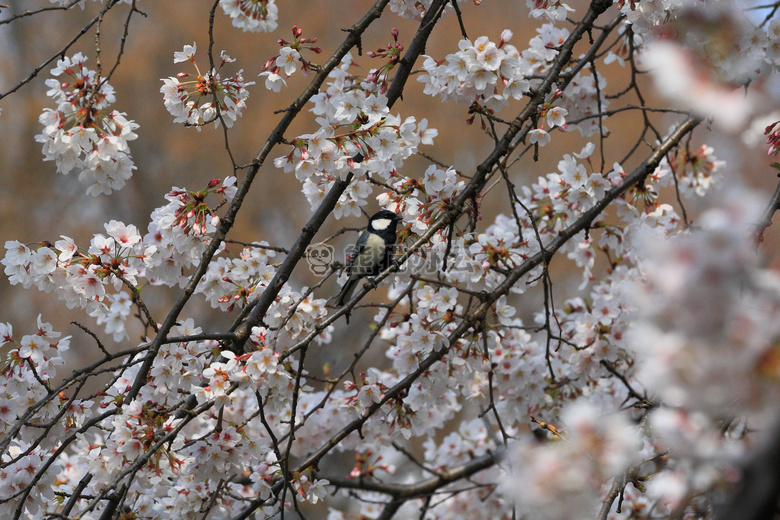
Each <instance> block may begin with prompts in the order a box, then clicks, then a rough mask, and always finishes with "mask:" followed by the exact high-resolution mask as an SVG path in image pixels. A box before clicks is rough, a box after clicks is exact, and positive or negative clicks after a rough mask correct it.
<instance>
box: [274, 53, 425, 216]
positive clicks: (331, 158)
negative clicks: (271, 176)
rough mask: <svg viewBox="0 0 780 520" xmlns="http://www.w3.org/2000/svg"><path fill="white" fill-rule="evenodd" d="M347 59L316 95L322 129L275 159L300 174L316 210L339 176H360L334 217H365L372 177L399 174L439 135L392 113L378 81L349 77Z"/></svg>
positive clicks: (296, 141)
mask: <svg viewBox="0 0 780 520" xmlns="http://www.w3.org/2000/svg"><path fill="white" fill-rule="evenodd" d="M351 65H352V57H351V56H350V55H347V56H345V57H344V59H343V60H342V62H341V64H340V66H339V67H337V68H335V69H334V70H333V71H332V72H331V74H330V76H329V77H330V81H329V82H328V86H327V88H326V89H325V90H324V91H322V92H320V93H319V94H316V95H314V96H313V97H312V99H311V101H312V102H313V103H314V106H313V108H312V112H313V113H314V114H315V115H317V116H318V122H319V125H320V128H319V129H317V130H316V131H315V132H313V133H311V134H304V135H301V136H298V137H297V138H295V139H294V140H293V149H292V150H291V151H290V152H289V153H288V154H287V155H284V156H282V157H278V158H277V159H275V160H274V165H275V166H276V167H278V168H283V169H284V171H285V172H295V176H296V178H297V179H298V180H299V181H301V182H302V183H303V188H302V189H303V193H304V195H305V196H306V198H307V199H308V201H309V204H311V206H312V208H314V207H317V206H318V205H319V203H320V202H321V201H322V199H323V197H324V196H325V194H326V193H327V190H328V189H329V188H330V186H331V185H332V184H333V182H334V181H335V180H336V179H337V178H344V177H346V176H347V174H348V173H350V172H351V173H353V174H355V175H356V176H357V180H356V181H353V182H352V183H351V184H350V186H349V188H348V189H347V190H346V191H345V192H344V193H343V194H342V195H341V197H340V199H339V202H338V204H337V205H336V208H335V211H334V216H335V217H336V218H342V217H344V216H348V215H356V216H359V215H360V207H361V206H364V205H366V204H367V198H368V196H369V195H370V194H371V193H372V192H373V188H372V186H371V183H370V181H369V178H374V177H378V178H379V179H382V180H387V179H390V178H391V177H393V176H396V175H398V174H397V172H396V170H397V169H400V168H401V167H402V166H403V163H404V160H405V159H407V158H408V157H410V156H411V155H413V154H414V153H416V152H417V148H418V146H419V145H421V144H432V143H433V138H434V137H435V136H436V135H437V134H438V131H437V130H435V129H429V128H428V121H427V120H425V119H423V120H421V121H420V122H419V123H418V122H417V121H416V119H415V118H414V117H407V118H406V119H402V118H401V116H399V115H395V116H394V115H392V114H390V109H389V107H388V99H387V97H386V96H385V95H384V94H381V93H379V92H377V89H378V85H377V83H375V82H370V81H363V82H362V83H361V81H360V78H357V77H355V76H353V75H351V74H350V73H349V68H350V66H351Z"/></svg>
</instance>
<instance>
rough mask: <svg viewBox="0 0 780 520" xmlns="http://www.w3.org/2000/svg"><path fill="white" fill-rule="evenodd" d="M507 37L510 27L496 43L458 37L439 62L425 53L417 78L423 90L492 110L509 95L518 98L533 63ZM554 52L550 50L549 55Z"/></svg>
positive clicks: (526, 81) (526, 82)
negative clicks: (454, 48)
mask: <svg viewBox="0 0 780 520" xmlns="http://www.w3.org/2000/svg"><path fill="white" fill-rule="evenodd" d="M511 38H512V31H509V30H504V31H503V32H502V33H501V39H500V40H499V42H498V43H494V42H492V41H490V40H489V39H488V37H487V36H480V37H479V38H477V39H476V40H474V42H471V41H469V40H461V41H460V42H459V43H458V49H459V50H458V52H456V53H452V54H448V55H447V56H446V57H445V58H444V60H442V61H440V62H439V61H437V60H435V59H433V58H431V57H430V56H427V57H426V59H425V62H424V63H423V68H424V69H425V72H426V74H424V75H422V76H420V78H419V81H421V82H423V83H424V84H425V89H424V92H425V93H426V94H429V95H431V96H433V95H437V94H438V95H439V96H441V99H442V100H443V101H448V100H454V101H457V102H458V103H461V104H466V105H471V104H472V103H477V104H479V105H480V106H485V107H487V108H488V109H490V110H492V111H498V110H499V109H500V108H501V107H502V106H503V105H506V103H507V100H508V99H509V98H513V99H521V98H522V97H523V95H524V94H525V93H526V92H527V91H528V89H529V88H530V86H531V83H530V81H529V80H528V79H527V77H528V76H529V75H531V74H533V65H532V63H531V61H530V60H529V59H528V58H527V57H524V56H523V55H522V54H521V53H520V52H519V51H518V50H517V48H515V46H514V45H512V44H510V43H508V42H509V40H510V39H511ZM556 52H557V51H552V57H554V56H555V54H556ZM544 54H545V55H548V56H549V55H550V52H544ZM499 89H500V90H499Z"/></svg>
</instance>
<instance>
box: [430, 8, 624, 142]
mask: <svg viewBox="0 0 780 520" xmlns="http://www.w3.org/2000/svg"><path fill="white" fill-rule="evenodd" d="M537 33H538V34H537V35H536V36H534V37H533V38H531V40H530V41H529V46H528V47H527V48H526V49H524V50H523V51H522V52H521V51H519V50H518V49H517V48H516V47H515V46H514V45H512V44H510V43H508V42H509V41H510V40H511V38H512V36H513V35H512V31H510V30H504V31H503V32H502V33H501V39H500V40H499V41H498V43H494V42H492V41H490V40H489V39H488V37H486V36H480V37H479V38H477V39H476V40H474V41H473V42H471V41H470V40H461V41H460V42H459V43H458V49H459V50H458V52H455V53H452V54H448V55H447V56H446V57H445V58H444V59H443V60H436V59H434V58H431V57H429V56H428V57H426V60H425V62H424V63H423V68H424V69H425V72H426V73H425V74H424V75H422V76H420V77H419V78H418V81H420V82H422V83H423V84H424V85H425V87H424V90H423V91H424V93H425V94H428V95H431V96H435V95H438V96H440V97H441V99H442V100H443V101H455V102H457V103H460V104H465V105H469V106H470V109H469V112H473V113H475V114H480V117H484V116H483V114H484V115H485V116H487V117H491V116H492V114H494V113H495V112H498V111H499V110H500V109H501V108H502V107H504V106H505V105H507V104H508V103H509V101H510V100H512V99H515V100H519V99H522V98H523V96H524V95H526V94H527V93H528V92H529V90H531V89H533V88H535V87H536V86H538V85H539V84H540V83H541V79H540V78H541V77H542V76H543V75H544V74H546V73H547V72H548V71H549V69H550V66H551V65H552V63H553V62H554V60H555V59H556V57H557V56H558V53H559V50H558V48H559V47H560V46H561V44H563V42H564V41H565V40H566V39H567V38H568V36H569V31H568V30H567V29H566V28H559V27H556V26H555V25H554V24H552V23H546V24H544V25H542V26H541V27H539V28H537ZM595 74H596V75H595V76H594V75H593V73H591V72H588V73H585V72H583V70H578V71H577V72H576V74H574V75H573V77H572V78H571V80H570V81H569V82H568V85H567V86H566V89H565V90H564V91H560V90H558V91H556V92H555V93H554V94H553V95H552V96H551V97H550V99H549V100H547V102H546V103H545V104H544V105H543V106H542V107H540V111H539V115H540V119H541V120H542V121H544V122H546V123H547V128H548V129H550V130H551V129H552V128H554V127H559V128H561V129H566V127H567V125H566V120H567V117H568V119H573V120H576V121H577V122H578V124H577V125H576V126H575V128H576V129H577V130H579V131H580V133H581V134H582V135H583V136H586V137H588V136H591V135H593V133H594V132H597V131H599V128H600V127H599V125H600V124H601V119H602V117H601V116H600V115H599V114H600V112H602V111H604V110H606V108H607V107H608V106H609V101H608V99H607V98H606V97H605V96H604V94H603V91H604V88H605V87H606V81H605V79H604V77H603V76H602V75H600V74H598V73H595ZM597 82H598V84H597ZM561 88H563V87H561ZM553 102H556V105H555V106H554V105H553ZM474 117H475V116H472V117H471V118H469V120H468V121H469V122H471V121H473V119H474ZM483 124H484V123H483ZM602 131H604V130H602ZM529 141H530V142H531V143H539V144H540V145H541V146H544V145H545V144H547V143H548V142H549V141H550V136H549V133H548V131H547V130H544V128H543V127H542V128H539V129H535V130H532V131H531V133H530V134H529Z"/></svg>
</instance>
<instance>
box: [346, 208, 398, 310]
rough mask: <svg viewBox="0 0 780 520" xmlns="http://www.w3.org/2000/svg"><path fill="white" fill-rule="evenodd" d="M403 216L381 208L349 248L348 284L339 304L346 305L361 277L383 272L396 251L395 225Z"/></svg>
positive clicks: (371, 276)
mask: <svg viewBox="0 0 780 520" xmlns="http://www.w3.org/2000/svg"><path fill="white" fill-rule="evenodd" d="M400 220H403V217H401V216H400V215H396V214H395V213H393V212H392V211H387V210H382V211H380V212H379V213H376V214H374V216H372V217H371V218H370V219H369V220H368V227H367V228H366V230H365V231H363V233H362V234H361V235H360V238H358V241H357V242H355V244H354V245H353V246H350V247H349V248H348V249H347V252H348V253H349V255H348V256H347V262H346V263H347V267H346V269H347V275H348V276H349V278H347V283H345V284H344V287H342V288H341V292H340V293H339V295H338V296H337V297H336V306H337V307H343V306H344V304H345V303H347V301H349V298H350V297H351V296H352V293H353V292H354V291H355V288H356V287H357V284H358V282H359V281H360V279H361V278H366V277H369V280H371V282H372V283H373V279H372V278H373V277H375V276H376V275H378V274H379V273H381V272H382V271H384V270H385V269H386V268H387V267H388V266H389V265H390V261H391V260H392V259H393V254H394V252H395V239H396V236H395V228H396V225H397V224H398V221H400Z"/></svg>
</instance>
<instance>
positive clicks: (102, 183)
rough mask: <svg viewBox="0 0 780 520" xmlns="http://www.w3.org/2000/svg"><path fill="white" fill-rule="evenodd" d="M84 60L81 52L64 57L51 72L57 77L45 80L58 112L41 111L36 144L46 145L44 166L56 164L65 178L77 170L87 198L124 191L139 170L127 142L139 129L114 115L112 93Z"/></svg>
mask: <svg viewBox="0 0 780 520" xmlns="http://www.w3.org/2000/svg"><path fill="white" fill-rule="evenodd" d="M86 61H87V58H86V57H84V56H83V55H82V54H81V53H77V54H74V55H73V56H72V57H67V56H65V57H63V58H62V59H60V60H58V61H57V66H56V67H55V68H53V69H52V70H51V73H52V75H53V76H55V77H57V78H50V79H47V80H46V86H48V87H49V91H48V92H47V93H46V95H47V96H49V97H51V98H53V99H54V100H55V101H56V103H57V107H56V108H45V109H44V110H43V113H42V114H41V116H40V117H39V118H38V121H39V122H40V123H41V124H42V125H43V126H44V129H43V132H42V133H40V134H38V135H36V136H35V140H36V141H38V142H39V143H43V155H44V160H45V161H55V162H56V163H57V171H58V172H59V173H62V174H63V175H67V174H68V173H70V172H71V171H72V170H73V169H76V170H77V171H78V172H79V180H80V181H82V182H85V183H86V184H87V185H88V188H87V193H89V194H90V195H94V196H97V195H100V194H102V193H105V194H109V193H111V192H112V191H113V190H119V189H121V188H122V187H123V186H124V185H125V182H126V181H127V180H128V179H130V177H131V176H132V174H133V170H134V169H135V165H134V164H133V159H132V158H131V157H130V148H129V146H128V144H127V143H128V141H132V140H134V139H135V138H136V137H138V136H137V135H136V134H135V133H134V130H136V129H137V128H138V124H136V123H135V122H134V121H131V120H128V119H127V118H126V117H125V116H126V115H127V114H125V113H123V112H118V111H117V110H110V107H111V105H113V104H114V102H115V101H116V96H115V95H114V89H113V87H112V86H111V85H110V84H109V83H108V82H107V81H106V80H105V78H103V77H102V76H101V75H100V74H99V73H98V72H96V71H94V70H91V69H89V68H87V67H86V66H85V62H86ZM59 76H64V78H62V79H59V78H58V77H59Z"/></svg>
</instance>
